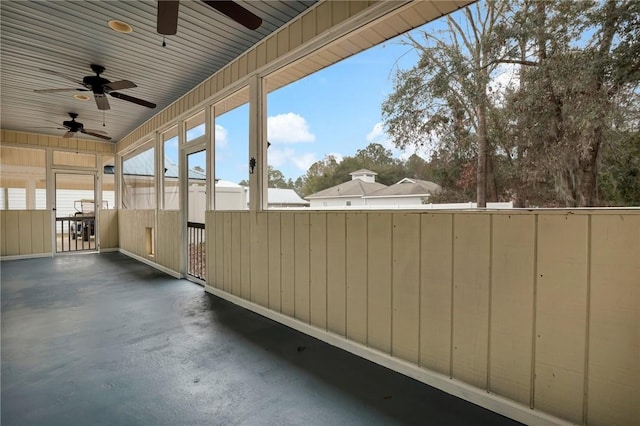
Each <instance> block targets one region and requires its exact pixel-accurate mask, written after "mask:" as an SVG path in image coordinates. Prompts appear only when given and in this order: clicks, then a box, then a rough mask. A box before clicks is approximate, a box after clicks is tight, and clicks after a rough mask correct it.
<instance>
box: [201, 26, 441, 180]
mask: <svg viewBox="0 0 640 426" xmlns="http://www.w3.org/2000/svg"><path fill="white" fill-rule="evenodd" d="M443 23H444V20H440V21H436V22H435V23H431V24H427V25H430V26H432V28H433V26H438V27H440V28H441V27H442V26H443V25H442V24H443ZM425 27H426V26H423V27H422V29H424V28H425ZM401 37H402V36H399V37H396V38H395V39H392V40H389V41H387V42H385V43H383V44H380V45H378V46H374V47H373V48H370V49H368V50H366V51H364V52H361V53H359V54H357V55H354V56H352V57H350V58H347V59H345V60H343V61H341V62H338V63H337V64H334V65H332V66H329V67H328V68H325V69H323V70H320V71H318V72H316V73H314V74H312V75H310V76H307V77H305V78H303V79H301V80H299V81H297V82H294V83H292V84H290V85H288V86H285V87H283V88H280V89H278V90H276V91H274V92H272V93H270V94H268V96H267V117H268V118H267V120H268V121H267V123H268V124H267V127H268V131H267V139H268V140H269V141H270V142H271V147H270V148H269V150H268V162H269V164H270V165H272V166H274V167H275V168H277V169H278V170H280V171H282V173H283V174H284V175H285V177H286V178H291V179H293V180H295V179H296V178H298V177H299V176H301V175H303V174H304V173H306V171H307V169H308V168H309V166H311V164H313V163H314V162H316V161H318V160H321V159H323V158H324V157H325V156H326V155H327V154H334V155H336V156H337V157H338V158H340V157H341V156H350V155H353V154H355V152H356V151H357V150H358V149H361V148H364V147H366V146H367V145H368V144H369V143H371V142H378V143H382V144H383V145H384V146H385V147H387V148H388V149H391V150H392V152H393V153H394V155H395V156H397V157H401V158H405V157H408V156H409V155H410V154H411V153H412V152H400V151H398V150H397V149H395V148H394V147H393V145H392V144H391V143H390V141H389V140H388V138H387V137H386V135H385V134H384V132H383V130H382V123H381V122H382V118H381V105H382V102H383V101H384V99H385V98H386V96H387V95H388V94H389V93H390V92H391V90H392V88H393V78H394V75H395V72H396V71H397V69H398V67H400V68H403V69H406V68H409V67H411V66H413V65H414V64H415V62H416V60H417V54H416V53H415V52H414V51H412V50H411V49H410V48H409V47H407V46H403V45H401V44H400V40H401ZM248 124H249V108H248V105H244V106H241V107H239V108H236V109H235V110H232V111H230V112H228V113H226V114H223V115H221V116H219V117H217V118H216V141H217V142H216V178H218V179H223V180H227V181H231V182H235V183H237V182H240V181H241V180H245V179H248V177H249V173H248V158H249V155H248V139H249V134H248V127H249V126H248ZM419 154H423V156H426V155H424V154H425V153H419ZM194 164H195V162H194Z"/></svg>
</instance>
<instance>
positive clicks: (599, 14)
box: [382, 0, 640, 207]
mask: <svg viewBox="0 0 640 426" xmlns="http://www.w3.org/2000/svg"><path fill="white" fill-rule="evenodd" d="M446 19H447V21H446V22H447V27H446V29H444V30H441V31H431V30H425V31H422V32H420V33H419V34H417V35H416V34H413V35H408V36H407V37H406V38H405V43H406V44H407V45H409V46H411V47H412V48H414V49H415V50H416V51H417V53H418V54H419V55H420V58H419V60H418V61H417V63H416V64H415V65H414V66H413V67H411V68H409V69H405V70H398V72H397V74H396V77H395V80H394V90H393V92H392V93H391V94H390V95H389V96H388V97H387V99H386V100H385V102H384V103H383V104H382V114H383V119H384V124H385V129H386V131H387V132H388V134H389V135H390V136H391V137H392V140H393V142H394V143H395V144H396V146H398V147H400V148H403V147H406V146H424V145H425V144H427V145H429V146H430V148H431V149H432V150H433V151H434V152H435V153H436V154H435V155H434V157H433V158H432V159H431V162H430V168H431V171H432V173H433V177H434V180H435V181H436V182H438V183H439V184H441V185H442V186H443V187H444V188H445V191H443V193H442V194H441V195H440V197H444V198H447V197H448V198H449V199H451V200H453V199H456V198H464V197H466V196H469V195H472V194H471V191H470V189H471V187H473V186H474V185H475V187H476V193H477V197H478V203H479V205H480V204H481V200H483V199H484V196H485V193H486V199H488V200H491V199H496V200H507V199H511V200H514V201H515V204H516V206H519V207H525V206H545V205H547V206H588V205H596V204H616V205H617V204H627V205H628V204H632V203H634V202H635V203H637V199H636V198H635V195H633V194H635V188H636V179H635V178H636V177H637V175H636V174H634V173H636V172H635V170H636V168H635V163H634V161H633V160H632V159H633V158H634V157H633V156H630V155H629V153H630V148H629V146H628V144H625V143H622V142H620V141H618V140H616V136H615V135H616V134H619V133H620V131H627V132H629V131H636V132H637V126H638V123H640V102H639V97H640V96H639V91H638V87H639V83H640V37H638V34H640V2H637V1H633V0H603V1H599V2H596V1H581V2H576V1H570V0H562V1H556V2H542V1H537V0H500V1H485V2H478V3H476V4H475V5H473V6H470V7H468V8H466V9H464V11H462V12H460V13H457V14H453V15H449V16H448V17H447V18H446ZM506 67H511V70H512V71H513V78H514V80H515V84H512V85H511V86H508V87H506V88H500V87H497V80H496V77H497V76H498V75H499V73H500V72H501V71H504V70H505V69H508V68H506ZM495 89H502V90H495ZM603 153H604V154H603ZM624 153H626V154H624ZM635 158H637V156H636V157H635ZM598 182H599V183H598ZM634 200H636V201H634Z"/></svg>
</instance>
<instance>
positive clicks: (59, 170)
mask: <svg viewBox="0 0 640 426" xmlns="http://www.w3.org/2000/svg"><path fill="white" fill-rule="evenodd" d="M96 161H97V160H96ZM58 174H60V175H83V176H92V177H93V199H94V205H95V219H94V234H95V248H94V249H93V250H91V249H89V250H82V251H78V252H58V242H57V234H56V218H57V210H56V209H57V204H58V200H57V197H56V192H57V186H58V185H57V175H58ZM50 182H51V198H50V200H51V203H50V205H51V206H50V208H51V212H52V215H51V234H52V235H51V252H52V253H53V255H54V256H59V255H69V254H87V253H99V252H100V210H101V208H102V190H101V189H102V188H100V187H99V186H98V185H99V183H100V181H99V172H98V171H96V170H91V169H84V170H78V169H70V168H64V167H55V168H54V167H52V168H51V179H50Z"/></svg>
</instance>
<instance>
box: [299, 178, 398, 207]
mask: <svg viewBox="0 0 640 426" xmlns="http://www.w3.org/2000/svg"><path fill="white" fill-rule="evenodd" d="M349 174H350V175H351V180H350V181H348V182H344V183H341V184H340V185H336V186H332V187H331V188H327V189H323V190H322V191H319V192H316V193H315V194H311V195H307V196H306V197H305V198H306V199H307V200H309V202H310V205H311V208H322V207H349V206H364V205H365V199H364V198H363V196H365V195H368V194H371V193H373V192H375V191H378V190H381V189H383V188H386V187H387V186H386V185H383V184H381V183H379V182H376V176H377V173H376V172H372V171H371V170H367V169H360V170H356V171H355V172H352V173H349Z"/></svg>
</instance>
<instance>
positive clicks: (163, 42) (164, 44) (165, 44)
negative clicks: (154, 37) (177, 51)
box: [162, 35, 167, 47]
mask: <svg viewBox="0 0 640 426" xmlns="http://www.w3.org/2000/svg"><path fill="white" fill-rule="evenodd" d="M164 37H165V36H164V35H163V36H162V47H167V42H166V41H165V39H164Z"/></svg>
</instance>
